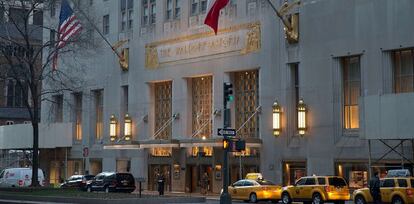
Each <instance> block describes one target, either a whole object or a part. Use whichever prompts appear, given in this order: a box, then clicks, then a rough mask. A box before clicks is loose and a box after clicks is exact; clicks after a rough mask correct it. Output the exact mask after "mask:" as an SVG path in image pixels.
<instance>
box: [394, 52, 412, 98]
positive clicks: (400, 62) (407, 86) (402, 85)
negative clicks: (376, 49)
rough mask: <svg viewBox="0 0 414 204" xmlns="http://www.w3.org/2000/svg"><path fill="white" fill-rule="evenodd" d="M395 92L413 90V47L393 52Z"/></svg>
mask: <svg viewBox="0 0 414 204" xmlns="http://www.w3.org/2000/svg"><path fill="white" fill-rule="evenodd" d="M393 69H394V70H393V71H394V91H395V93H407V92H414V49H410V50H398V51H394V53H393Z"/></svg>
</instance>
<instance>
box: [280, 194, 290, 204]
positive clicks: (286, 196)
mask: <svg viewBox="0 0 414 204" xmlns="http://www.w3.org/2000/svg"><path fill="white" fill-rule="evenodd" d="M282 203H283V204H291V203H292V199H291V198H290V196H289V194H288V193H283V194H282Z"/></svg>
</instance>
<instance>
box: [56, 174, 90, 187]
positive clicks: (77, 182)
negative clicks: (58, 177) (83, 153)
mask: <svg viewBox="0 0 414 204" xmlns="http://www.w3.org/2000/svg"><path fill="white" fill-rule="evenodd" d="M94 177H95V176H94V175H73V176H71V177H69V178H68V179H67V180H65V181H64V182H63V183H62V184H61V185H60V187H61V188H79V189H83V190H84V189H86V188H85V186H86V183H87V182H88V181H90V180H92V179H93V178H94Z"/></svg>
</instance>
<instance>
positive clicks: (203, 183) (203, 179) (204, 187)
mask: <svg viewBox="0 0 414 204" xmlns="http://www.w3.org/2000/svg"><path fill="white" fill-rule="evenodd" d="M209 182H210V181H209V179H208V174H207V172H204V174H203V176H202V177H201V193H202V194H204V195H205V194H207V191H208V187H209Z"/></svg>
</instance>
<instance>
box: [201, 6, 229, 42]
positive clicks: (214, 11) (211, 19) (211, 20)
mask: <svg viewBox="0 0 414 204" xmlns="http://www.w3.org/2000/svg"><path fill="white" fill-rule="evenodd" d="M228 3H229V0H213V2H211V6H210V5H209V8H210V9H209V10H208V13H207V16H206V19H205V20H204V24H206V25H208V26H210V27H211V28H212V29H213V30H214V33H215V34H216V35H217V30H218V21H219V16H220V10H221V9H222V8H224V7H226V5H227V4H228Z"/></svg>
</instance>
